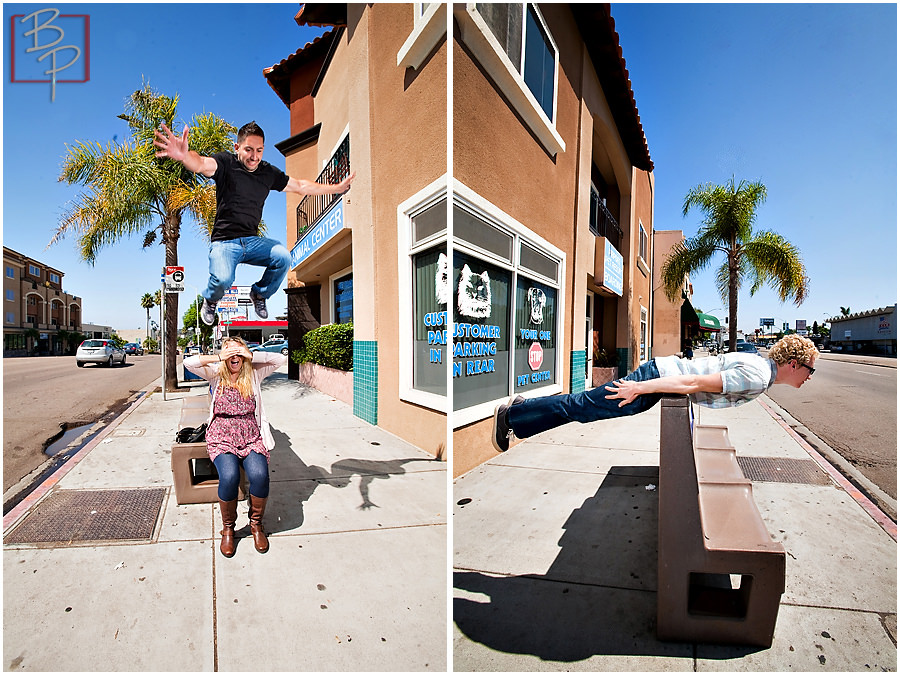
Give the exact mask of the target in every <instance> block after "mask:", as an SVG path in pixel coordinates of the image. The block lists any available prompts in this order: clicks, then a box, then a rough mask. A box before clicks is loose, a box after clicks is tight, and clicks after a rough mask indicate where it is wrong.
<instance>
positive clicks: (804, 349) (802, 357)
mask: <svg viewBox="0 0 900 675" xmlns="http://www.w3.org/2000/svg"><path fill="white" fill-rule="evenodd" d="M818 355H819V350H818V349H816V346H815V345H814V344H813V342H812V340H810V339H809V338H805V337H803V336H802V335H785V336H784V337H783V338H781V339H780V340H779V341H778V342H776V343H775V344H774V345H772V348H771V349H770V350H769V358H770V359H772V360H773V361H774V362H775V363H777V364H778V365H779V366H782V365H784V364H785V363H788V362H790V361H792V360H793V359H796V360H797V363H799V364H801V365H803V364H804V363H810V362H811V361H812V360H813V359H815V358H816V357H817V356H818Z"/></svg>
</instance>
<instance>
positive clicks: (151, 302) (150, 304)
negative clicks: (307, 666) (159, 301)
mask: <svg viewBox="0 0 900 675" xmlns="http://www.w3.org/2000/svg"><path fill="white" fill-rule="evenodd" d="M141 307H143V308H144V309H146V310H147V328H146V335H145V337H146V338H149V337H150V310H151V309H153V308H154V307H156V297H155V296H153V295H151V294H150V293H144V297H143V298H141Z"/></svg>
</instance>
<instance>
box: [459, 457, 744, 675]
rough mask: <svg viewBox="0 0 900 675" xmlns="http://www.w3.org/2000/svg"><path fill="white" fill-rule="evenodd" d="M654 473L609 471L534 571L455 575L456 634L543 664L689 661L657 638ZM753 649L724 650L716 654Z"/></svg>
mask: <svg viewBox="0 0 900 675" xmlns="http://www.w3.org/2000/svg"><path fill="white" fill-rule="evenodd" d="M658 476H659V469H658V467H647V466H635V467H613V468H612V469H611V470H610V472H609V473H608V474H607V475H606V477H605V478H604V480H603V483H602V484H601V485H600V487H599V488H598V489H597V492H596V493H595V494H594V495H593V496H591V497H589V498H588V499H587V500H585V502H584V503H583V504H582V506H580V507H579V508H577V509H575V510H574V511H573V512H572V514H571V516H569V518H568V519H567V521H566V523H565V525H564V530H565V531H564V533H563V535H562V537H561V538H560V540H559V546H560V551H559V554H558V555H557V557H556V558H555V559H554V561H553V563H552V564H551V565H550V567H549V568H548V569H547V572H546V573H545V574H543V575H520V576H507V577H502V576H500V577H498V576H494V575H491V574H484V573H481V572H466V571H457V572H455V573H454V575H453V586H454V588H455V589H457V592H456V593H455V596H457V597H454V599H453V621H454V623H455V624H456V626H457V627H458V628H459V630H460V631H461V632H462V633H463V634H464V635H465V636H466V637H467V638H469V639H470V640H473V641H475V642H478V643H480V644H483V645H484V646H486V647H488V648H490V649H492V650H496V651H500V652H506V653H509V654H523V655H531V656H537V657H538V658H540V659H541V660H543V661H559V662H566V663H571V662H575V661H581V660H584V659H587V658H590V657H593V656H598V655H623V656H625V655H628V656H670V657H677V656H683V657H686V658H690V657H691V656H692V654H693V647H692V645H690V644H685V643H669V642H662V641H660V640H657V638H656V583H657V579H656V577H657V527H658V509H659V499H658V493H657V492H656V491H655V487H654V489H648V486H650V485H653V486H656V485H658ZM498 525H500V526H502V524H499V523H498ZM455 536H456V538H457V540H458V539H459V538H460V537H461V536H464V535H463V534H462V533H461V532H459V531H457V532H456V535H455ZM754 651H758V650H757V649H754V648H744V647H735V648H730V647H725V648H722V650H721V651H718V652H717V656H716V657H715V658H722V659H724V658H735V657H740V656H745V655H747V654H749V653H752V652H754ZM461 656H462V655H461V654H460V655H457V658H461ZM479 669H480V668H479Z"/></svg>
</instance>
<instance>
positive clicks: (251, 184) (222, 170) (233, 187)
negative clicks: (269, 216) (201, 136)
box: [211, 152, 288, 241]
mask: <svg viewBox="0 0 900 675" xmlns="http://www.w3.org/2000/svg"><path fill="white" fill-rule="evenodd" d="M213 159H214V160H216V172H215V173H214V174H213V177H212V178H213V180H214V181H215V182H216V222H215V224H214V225H213V231H212V237H211V239H212V241H222V240H225V239H236V238H237V237H255V236H256V235H257V234H258V233H259V223H260V221H261V220H262V212H263V204H265V202H266V197H268V196H269V190H277V191H279V192H281V191H282V190H284V188H285V187H286V186H287V184H288V177H287V175H286V174H285V173H284V172H283V171H282V170H281V169H279V168H278V167H275V166H272V165H271V164H269V163H268V162H265V161H260V163H259V165H258V166H257V167H256V171H247V169H245V168H244V165H243V164H241V162H240V160H239V159H238V158H237V155H235V154H234V153H231V152H218V153H216V154H215V155H213Z"/></svg>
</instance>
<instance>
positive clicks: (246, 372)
mask: <svg viewBox="0 0 900 675" xmlns="http://www.w3.org/2000/svg"><path fill="white" fill-rule="evenodd" d="M229 342H237V343H238V344H241V345H243V346H244V347H246V346H247V343H246V342H244V340H243V339H241V338H239V337H229V338H225V339H224V340H223V341H222V349H224V348H225V345H226V344H228V343H229ZM226 387H231V388H232V389H237V390H238V393H240V395H241V396H243V397H244V398H250V397H251V396H253V394H254V392H253V366H252V365H251V364H250V359H248V358H246V357H244V356H242V357H241V370H240V371H239V372H238V376H237V380H236V381H234V382H232V381H231V371H230V370H228V363H227V362H226V361H222V362H221V363H220V364H219V392H220V393H221V392H223V391H224V390H225V388H226Z"/></svg>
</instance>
